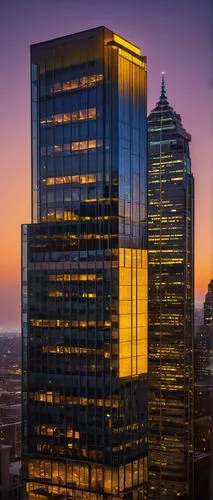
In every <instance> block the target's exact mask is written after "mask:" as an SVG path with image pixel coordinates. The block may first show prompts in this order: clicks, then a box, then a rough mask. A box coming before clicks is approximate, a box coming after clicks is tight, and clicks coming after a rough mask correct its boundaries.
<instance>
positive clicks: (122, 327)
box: [22, 27, 148, 500]
mask: <svg viewBox="0 0 213 500" xmlns="http://www.w3.org/2000/svg"><path fill="white" fill-rule="evenodd" d="M31 75H32V224H29V225H24V226H23V230H22V233H23V235H22V238H23V255H22V262H23V274H22V287H23V299H22V303H23V462H24V466H23V472H24V481H25V484H26V490H27V492H28V496H29V498H30V499H31V500H32V499H43V498H47V497H48V498H50V497H51V498H53V496H54V498H60V499H61V498H69V497H71V498H74V499H84V500H87V499H91V500H96V499H97V500H101V499H107V498H110V499H115V498H126V499H141V500H142V499H145V498H146V493H145V492H146V483H147V361H148V356H147V301H148V294H147V289H148V284H147V220H146V219H147V216H146V213H147V207H146V197H147V188H146V185H147V165H146V156H147V147H146V130H147V126H146V58H145V57H142V56H141V53H140V49H139V48H138V47H136V46H135V45H132V44H131V43H130V42H128V41H126V40H124V39H123V38H121V37H120V36H118V35H116V34H114V33H112V32H111V31H109V30H108V29H106V28H104V27H100V28H95V29H92V30H88V31H84V32H82V33H77V34H74V35H70V36H66V37H64V38H59V39H56V40H50V41H47V42H44V43H40V44H36V45H33V46H32V48H31Z"/></svg>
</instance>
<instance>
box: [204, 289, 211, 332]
mask: <svg viewBox="0 0 213 500" xmlns="http://www.w3.org/2000/svg"><path fill="white" fill-rule="evenodd" d="M212 324H213V280H211V281H210V283H209V285H208V292H207V294H206V297H205V302H204V325H212Z"/></svg>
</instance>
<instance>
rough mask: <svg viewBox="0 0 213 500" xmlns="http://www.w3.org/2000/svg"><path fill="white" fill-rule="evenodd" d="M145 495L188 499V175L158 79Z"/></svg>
mask: <svg viewBox="0 0 213 500" xmlns="http://www.w3.org/2000/svg"><path fill="white" fill-rule="evenodd" d="M148 138H149V160H148V250H149V370H148V372H149V379H148V383H149V410H148V411H149V421H148V443H149V454H148V463H149V498H150V499H156V500H161V499H164V500H174V499H177V498H180V499H184V500H185V499H187V500H192V499H193V493H192V468H193V460H192V457H193V310H194V307H193V302H194V291H193V254H194V247H193V224H194V223H193V200H194V188H193V176H192V174H191V162H190V152H189V142H190V139H191V138H190V135H189V134H188V133H187V132H186V131H185V129H184V128H183V125H182V122H181V117H180V115H178V114H177V113H176V112H175V111H174V110H173V108H171V107H170V105H169V103H168V100H167V97H166V92H165V83H164V76H163V77H162V85H161V94H160V100H159V102H158V103H157V105H156V107H155V108H154V109H153V111H152V112H151V114H150V115H149V118H148Z"/></svg>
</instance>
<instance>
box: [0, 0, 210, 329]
mask: <svg viewBox="0 0 213 500" xmlns="http://www.w3.org/2000/svg"><path fill="white" fill-rule="evenodd" d="M49 5H50V1H49V0H47V1H46V3H45V4H44V2H41V1H40V0H38V2H36V4H33V3H31V2H26V1H25V0H23V1H22V3H21V4H19V5H18V6H17V2H15V1H14V0H10V1H9V2H7V4H4V5H3V18H4V26H3V27H2V30H1V40H2V43H1V53H0V57H1V61H2V66H3V67H4V72H3V74H2V82H1V83H2V102H3V103H4V102H5V105H3V116H4V121H3V122H2V124H1V170H2V182H1V199H2V203H3V207H4V213H6V217H5V216H4V218H3V217H2V239H3V246H2V248H1V268H0V272H1V274H0V279H1V291H0V299H1V300H0V302H1V308H0V326H1V327H2V328H8V329H12V328H13V327H16V328H17V327H18V326H19V324H20V319H19V318H20V270H19V268H20V225H21V223H22V222H26V223H27V222H28V221H29V220H30V190H29V185H30V173H29V172H30V169H29V165H30V133H29V131H30V104H29V90H28V89H29V58H28V51H29V45H30V44H31V43H35V42H40V41H42V40H45V39H47V38H55V37H57V36H62V35H66V34H68V33H70V32H76V31H80V30H81V29H88V28H90V27H92V26H95V25H103V24H105V25H107V26H109V27H110V28H111V29H112V30H114V31H115V32H119V33H120V34H121V35H122V36H124V37H125V38H127V39H131V40H132V41H133V42H134V43H136V44H137V45H138V46H140V47H141V49H142V53H144V54H147V56H148V108H149V110H150V109H151V108H152V107H153V105H154V104H155V101H156V98H157V95H158V89H159V82H160V78H161V71H162V70H164V71H165V73H166V82H167V86H168V89H169V91H168V98H169V100H170V102H171V105H172V106H173V107H174V108H175V109H178V110H179V112H180V114H181V116H182V117H183V120H184V124H185V127H186V128H187V130H189V132H190V133H191V135H192V144H191V155H192V164H193V173H194V174H195V179H196V195H195V207H196V218H195V221H196V222H195V224H196V231H195V237H196V252H195V272H196V303H197V304H202V303H203V300H204V295H205V291H206V287H207V284H208V282H209V281H210V279H211V278H212V261H213V258H212V249H213V244H212V231H211V186H212V171H213V169H212V168H211V167H212V166H211V156H212V153H211V150H212V149H211V148H212V146H211V142H210V139H211V132H212V130H211V114H210V106H209V101H210V98H211V92H212V90H211V78H212V71H211V65H210V63H209V61H210V51H211V41H210V26H209V24H208V18H209V16H210V12H209V7H208V2H207V1H206V2H202V5H200V2H192V0H190V1H189V3H187V5H186V4H185V2H183V1H181V2H179V4H178V6H176V5H172V6H171V2H169V1H167V0H164V1H163V0H162V2H161V3H158V5H155V2H153V1H152V2H149V5H141V2H140V3H139V2H136V4H135V5H136V7H135V10H134V11H132V9H131V7H130V6H129V7H128V6H126V5H124V4H123V3H121V2H120V0H119V1H118V2H117V3H116V5H114V3H113V2H108V4H107V6H106V5H104V4H102V5H100V3H97V2H96V1H93V2H90V4H88V3H87V2H85V1H82V2H80V3H79V5H78V4H77V3H75V4H74V8H73V6H71V5H70V4H69V2H68V1H67V0H61V1H60V2H59V1H57V0H53V1H52V2H51V23H49V22H48V19H49V18H48V16H49ZM110 6H111V9H110ZM121 6H122V18H121V16H120V13H121ZM153 6H154V9H153ZM181 7H182V8H184V16H183V15H182V12H181ZM110 11H111V14H110ZM11 12H12V13H13V15H12V16H11ZM112 12H113V14H112ZM68 14H70V16H69V15H68ZM71 14H72V16H71ZM130 14H131V22H130V21H129V19H130ZM192 14H193V15H192ZM165 25H166V26H167V30H165ZM180 25H181V30H180ZM133 26H134V28H133ZM180 32H181V35H180V36H179V34H180ZM197 33H199V35H200V36H197ZM14 35H15V36H16V43H15V46H16V51H14V41H13V40H12V39H13V37H14ZM5 46H6V47H7V51H4V48H3V47H5ZM168 47H169V48H168ZM17 53H18V55H19V57H17ZM189 60H190V64H188V61H189ZM14 75H15V78H14ZM8 103H9V105H8ZM197 117H199V120H197ZM8 152H10V154H8ZM11 179H12V182H11ZM20 193H21V196H20ZM11 198H12V202H11ZM203 241H205V247H204V248H203Z"/></svg>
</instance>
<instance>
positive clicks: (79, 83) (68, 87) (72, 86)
mask: <svg viewBox="0 0 213 500" xmlns="http://www.w3.org/2000/svg"><path fill="white" fill-rule="evenodd" d="M102 80H103V75H102V74H98V75H89V76H83V77H81V78H80V79H76V80H70V81H67V82H63V83H62V84H61V83H55V84H54V85H53V87H51V89H50V91H51V93H58V92H62V91H63V92H69V91H72V90H77V89H79V88H81V87H90V86H93V85H95V84H96V82H100V81H102Z"/></svg>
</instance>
